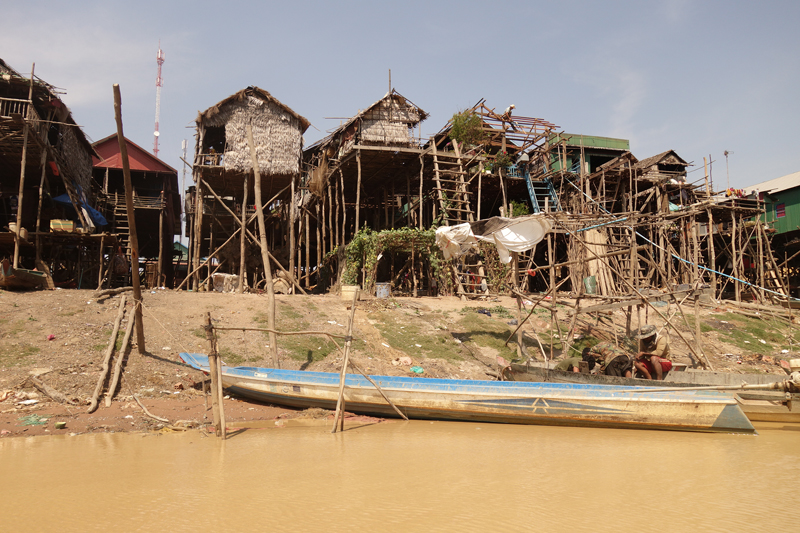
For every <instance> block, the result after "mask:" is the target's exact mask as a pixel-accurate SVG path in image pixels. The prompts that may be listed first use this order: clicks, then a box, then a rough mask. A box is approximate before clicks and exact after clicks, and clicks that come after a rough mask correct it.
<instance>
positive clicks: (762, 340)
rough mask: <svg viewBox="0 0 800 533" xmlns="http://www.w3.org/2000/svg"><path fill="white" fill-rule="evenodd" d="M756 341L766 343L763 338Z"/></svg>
mask: <svg viewBox="0 0 800 533" xmlns="http://www.w3.org/2000/svg"><path fill="white" fill-rule="evenodd" d="M758 342H760V343H761V344H767V341H765V340H764V339H758Z"/></svg>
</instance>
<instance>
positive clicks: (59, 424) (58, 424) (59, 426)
mask: <svg viewBox="0 0 800 533" xmlns="http://www.w3.org/2000/svg"><path fill="white" fill-rule="evenodd" d="M66 427H67V423H66V422H56V425H55V428H56V429H64V428H66Z"/></svg>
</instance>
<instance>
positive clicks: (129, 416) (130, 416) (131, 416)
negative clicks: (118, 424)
mask: <svg viewBox="0 0 800 533" xmlns="http://www.w3.org/2000/svg"><path fill="white" fill-rule="evenodd" d="M125 418H131V419H132V418H133V415H128V416H126V417H125Z"/></svg>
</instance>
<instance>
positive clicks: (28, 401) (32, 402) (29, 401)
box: [17, 400, 39, 405]
mask: <svg viewBox="0 0 800 533" xmlns="http://www.w3.org/2000/svg"><path fill="white" fill-rule="evenodd" d="M37 403H39V400H22V401H21V402H17V405H36V404H37Z"/></svg>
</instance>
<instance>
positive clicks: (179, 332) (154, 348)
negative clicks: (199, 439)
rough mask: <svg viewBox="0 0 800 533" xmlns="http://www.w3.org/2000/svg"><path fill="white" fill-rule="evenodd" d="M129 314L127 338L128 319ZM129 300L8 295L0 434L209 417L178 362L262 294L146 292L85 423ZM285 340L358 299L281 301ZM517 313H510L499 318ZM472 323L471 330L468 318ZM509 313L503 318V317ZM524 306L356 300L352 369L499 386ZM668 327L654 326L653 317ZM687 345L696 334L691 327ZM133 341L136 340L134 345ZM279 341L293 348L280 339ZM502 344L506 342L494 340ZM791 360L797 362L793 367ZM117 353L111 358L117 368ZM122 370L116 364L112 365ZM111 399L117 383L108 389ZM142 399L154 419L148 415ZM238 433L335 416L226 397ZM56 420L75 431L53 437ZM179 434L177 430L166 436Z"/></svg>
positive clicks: (260, 360)
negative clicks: (114, 378) (116, 372)
mask: <svg viewBox="0 0 800 533" xmlns="http://www.w3.org/2000/svg"><path fill="white" fill-rule="evenodd" d="M130 295H131V293H127V300H128V305H127V306H126V307H127V309H128V312H127V313H126V319H125V320H124V321H123V323H122V325H121V328H120V333H119V336H118V339H121V338H122V334H123V332H124V330H125V325H126V323H127V316H128V315H130V314H131V308H132V306H131V305H130V298H131V296H130ZM121 298H122V297H121V296H113V297H109V298H103V299H95V298H93V293H92V291H81V290H54V291H36V292H7V291H0V437H9V436H22V435H46V434H56V433H59V432H67V433H84V432H97V431H105V432H112V431H150V430H161V431H165V430H176V431H178V430H181V429H182V428H187V427H204V426H206V425H208V424H209V423H210V419H211V411H210V410H209V409H208V406H207V401H206V398H205V396H204V394H203V392H202V380H203V376H202V374H201V373H200V372H198V371H195V370H194V369H191V368H189V367H187V366H186V365H184V364H183V363H181V362H180V360H179V358H178V354H179V353H180V352H206V351H207V349H208V342H207V341H206V339H205V335H204V331H203V329H202V326H203V324H204V322H205V321H206V316H207V314H208V313H210V314H211V317H212V319H213V321H214V324H215V325H216V326H218V327H231V328H235V327H240V328H241V327H251V328H252V327H265V326H266V314H265V313H266V308H267V298H266V296H265V295H260V294H244V295H238V294H220V293H192V292H186V291H181V292H176V291H171V290H156V291H146V292H145V293H144V298H143V299H144V305H143V313H144V321H143V323H144V331H145V350H144V353H140V352H139V349H138V346H137V345H136V344H135V342H134V346H133V348H132V349H131V350H130V351H129V352H128V353H127V356H126V357H125V359H124V360H123V363H124V365H123V368H124V370H123V373H122V378H121V380H120V386H119V387H118V389H117V390H116V391H115V395H114V399H113V401H112V402H111V406H110V407H105V405H104V402H103V396H101V397H100V407H99V408H98V409H97V410H96V411H95V412H94V413H91V414H89V413H87V406H88V404H89V401H90V399H91V397H92V395H93V392H94V390H95V388H96V387H97V383H98V381H99V379H100V376H101V367H102V362H103V358H104V355H105V353H106V351H107V347H108V343H109V339H110V335H111V332H112V327H113V324H114V321H115V318H116V316H117V314H118V310H119V305H120V301H121ZM277 300H278V318H279V320H278V329H281V330H295V331H297V330H303V331H306V330H314V331H325V332H329V333H333V334H339V335H343V334H345V333H346V329H347V328H346V326H347V323H348V317H349V311H348V309H347V307H348V305H349V302H345V301H343V300H342V299H341V298H340V297H339V296H338V295H309V296H285V295H279V296H278V297H277ZM563 303H564V304H565V305H564V306H563V309H562V310H561V311H560V312H559V323H560V327H561V334H562V335H563V334H564V333H565V332H566V330H567V329H568V325H569V317H568V316H567V315H566V309H567V307H568V304H569V301H564V302H563ZM470 308H472V310H473V311H474V310H476V309H483V308H489V309H494V314H493V316H491V317H489V316H487V315H479V314H476V313H468V312H467V311H469V309H470ZM498 311H507V312H498ZM725 312H726V310H725V309H711V310H706V311H705V312H704V319H705V320H710V321H711V323H713V322H714V321H715V320H717V321H718V322H720V324H719V325H720V326H724V325H725V324H728V322H727V321H724V320H719V318H720V317H719V316H715V315H722V314H724V313H725ZM467 315H469V316H471V317H473V318H471V319H469V320H465V319H464V317H465V316H467ZM498 315H500V316H498ZM516 316H517V308H516V303H515V300H513V299H511V298H509V297H501V298H496V299H492V300H491V301H469V302H462V301H461V300H459V299H458V298H455V297H444V298H430V297H424V298H396V299H389V300H377V299H375V298H369V297H367V298H365V299H364V300H362V301H360V302H359V304H358V306H357V310H356V314H355V323H354V331H353V336H354V338H355V341H354V352H353V360H354V361H355V362H356V364H358V365H359V366H360V367H361V368H362V369H363V370H364V371H366V372H368V373H371V374H385V375H413V374H412V373H411V371H410V368H411V366H412V365H417V366H421V367H423V368H424V371H425V374H424V375H425V376H428V377H449V378H461V379H492V378H491V376H492V375H496V373H497V371H498V370H499V368H500V365H501V364H502V363H503V362H504V361H505V360H511V359H513V358H515V357H516V356H517V354H516V351H515V349H514V345H513V344H512V348H504V347H503V345H502V343H503V340H504V339H505V338H506V337H507V335H508V334H510V332H511V331H512V330H513V328H514V327H515V326H514V324H513V322H514V318H513V317H516ZM611 320H613V321H614V323H615V324H616V325H617V328H618V330H619V329H620V328H624V323H625V318H624V315H623V314H622V312H620V311H618V312H616V313H612V314H608V315H606V318H605V320H604V321H599V320H598V321H595V320H594V319H591V320H589V319H587V320H582V321H580V323H579V326H580V327H579V329H578V330H577V334H578V335H579V336H580V335H592V336H595V337H600V338H602V337H603V336H606V337H607V338H611V339H613V335H612V334H611V333H610V329H609V327H610V326H609V324H610V323H611ZM654 323H658V320H654ZM549 328H550V321H549V313H548V314H546V315H541V314H539V315H534V317H533V318H532V319H531V320H530V321H529V323H528V324H526V326H525V328H524V329H525V331H526V333H525V335H526V336H525V342H526V345H527V347H528V350H529V353H531V354H535V348H534V347H535V346H536V341H535V338H534V337H533V335H534V333H533V331H534V329H535V330H536V331H538V332H540V333H541V332H544V331H547V330H549ZM684 332H685V333H684V334H685V335H687V336H688V335H689V331H688V329H684ZM671 338H672V339H673V340H672V343H673V352H674V353H675V357H674V359H675V360H676V361H678V362H686V363H687V364H692V358H690V357H688V355H686V354H688V353H689V350H688V349H685V346H684V349H683V350H682V349H681V346H680V345H681V342H680V341H679V339H677V338H676V337H674V336H673V337H671ZM703 338H704V340H703V342H704V347H705V349H706V351H707V353H708V354H709V358H710V360H711V361H712V363H713V364H714V366H715V369H729V370H731V371H736V372H744V373H747V372H769V373H781V370H780V368H779V366H778V365H777V362H778V361H779V359H780V353H779V351H778V350H777V348H776V353H775V355H774V357H771V356H767V357H764V356H763V355H757V354H755V353H754V354H746V353H742V352H741V350H739V349H737V348H736V347H735V346H730V345H727V344H726V343H725V342H723V341H721V340H720V339H719V335H718V333H717V332H716V331H709V332H706V333H704V336H703ZM135 339H136V335H135V334H134V335H133V340H134V341H135ZM282 339H293V340H291V341H284V340H282ZM282 339H281V340H279V342H278V347H279V359H280V366H281V368H292V369H307V370H317V371H338V370H339V369H340V368H341V362H342V354H341V352H340V351H338V350H337V349H336V347H335V346H334V345H333V344H332V343H330V342H327V341H325V340H324V337H322V336H311V338H305V339H298V338H297V337H283V338H282ZM498 339H500V340H498ZM268 342H269V341H268V337H267V335H266V334H264V333H261V332H252V331H248V332H242V331H241V330H239V331H222V332H220V338H219V346H220V352H221V355H222V357H223V360H225V361H226V362H228V364H232V365H237V364H246V365H248V366H272V364H271V355H270V350H269V348H268ZM785 357H787V358H788V356H785ZM116 358H117V355H116V350H115V355H114V360H116ZM113 362H114V361H112V364H113ZM30 375H34V376H36V377H37V379H38V380H39V381H40V382H41V383H43V384H45V385H46V386H48V387H50V388H51V389H53V390H56V391H58V392H59V393H61V394H62V395H63V396H65V397H66V398H67V399H69V401H70V403H69V404H65V403H58V402H55V401H53V400H52V399H50V398H49V397H48V396H46V395H45V394H43V393H42V392H41V391H39V390H37V389H36V388H35V387H34V386H33V385H32V383H31V382H30V380H28V376H30ZM103 387H104V388H103V390H104V391H105V387H107V381H106V382H104V383H103ZM134 395H136V397H138V398H139V400H140V401H141V402H142V404H143V405H144V406H145V407H146V408H147V409H148V411H150V413H151V414H153V415H155V416H157V417H159V418H164V419H166V420H168V422H160V421H158V420H155V419H153V418H151V417H149V416H147V415H146V414H145V413H144V411H143V410H142V408H141V407H140V406H139V405H138V404H137V402H136V401H135V400H134ZM225 412H226V416H227V419H228V420H229V422H230V425H232V426H235V425H243V424H244V425H246V424H248V423H250V424H251V423H254V422H266V423H270V424H274V423H275V421H279V422H280V421H281V420H289V419H295V418H298V417H300V418H315V419H325V418H328V417H330V415H331V413H329V412H324V411H320V410H315V411H314V410H312V411H308V412H304V411H298V410H291V409H284V408H280V407H275V406H268V405H262V404H258V403H254V402H249V401H243V400H239V399H237V398H227V399H226V400H225ZM57 422H65V423H66V424H65V427H64V428H63V429H57V428H56V423H57ZM170 428H172V429H170Z"/></svg>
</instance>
